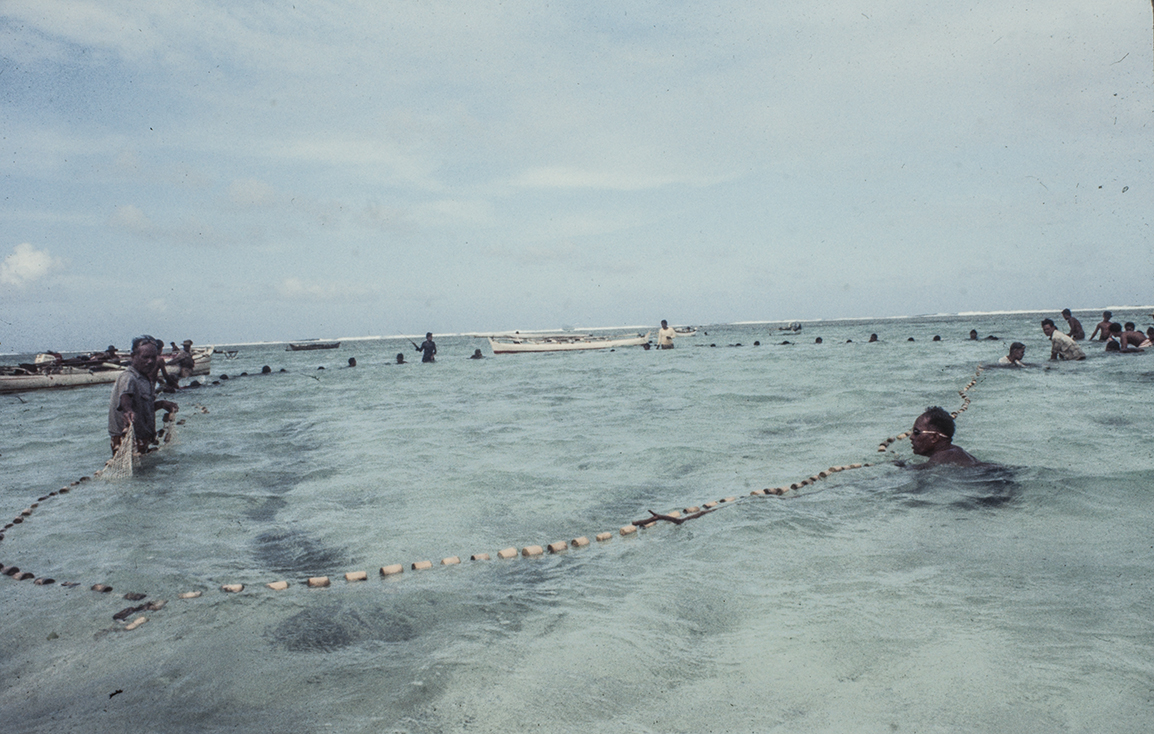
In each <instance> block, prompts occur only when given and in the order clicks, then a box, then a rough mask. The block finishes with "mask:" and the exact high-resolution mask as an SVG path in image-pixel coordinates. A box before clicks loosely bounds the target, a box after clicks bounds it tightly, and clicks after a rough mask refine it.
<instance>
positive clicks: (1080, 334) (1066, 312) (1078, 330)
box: [1062, 308, 1086, 342]
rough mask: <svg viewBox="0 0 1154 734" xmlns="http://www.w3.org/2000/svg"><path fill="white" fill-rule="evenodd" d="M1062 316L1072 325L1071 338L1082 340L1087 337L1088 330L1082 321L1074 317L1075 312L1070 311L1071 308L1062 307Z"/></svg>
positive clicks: (1077, 340)
mask: <svg viewBox="0 0 1154 734" xmlns="http://www.w3.org/2000/svg"><path fill="white" fill-rule="evenodd" d="M1062 318H1064V319H1066V323H1067V324H1068V325H1069V326H1070V338H1071V339H1073V340H1074V341H1076V342H1080V341H1082V340H1083V339H1085V338H1086V330H1085V329H1083V328H1082V322H1081V321H1079V320H1078V319H1076V318H1074V314H1072V313H1070V309H1068V308H1064V309H1062Z"/></svg>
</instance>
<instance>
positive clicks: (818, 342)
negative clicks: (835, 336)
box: [813, 336, 821, 344]
mask: <svg viewBox="0 0 1154 734" xmlns="http://www.w3.org/2000/svg"><path fill="white" fill-rule="evenodd" d="M813 343H814V344H821V337H820V336H819V337H818V338H816V339H814V340H813Z"/></svg>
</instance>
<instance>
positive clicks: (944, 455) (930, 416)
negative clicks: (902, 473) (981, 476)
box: [899, 405, 985, 469]
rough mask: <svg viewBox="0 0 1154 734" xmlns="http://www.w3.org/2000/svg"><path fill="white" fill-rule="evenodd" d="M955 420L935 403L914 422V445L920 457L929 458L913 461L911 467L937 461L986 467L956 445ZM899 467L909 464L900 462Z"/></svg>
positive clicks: (933, 463)
mask: <svg viewBox="0 0 1154 734" xmlns="http://www.w3.org/2000/svg"><path fill="white" fill-rule="evenodd" d="M953 441H954V419H953V417H952V416H950V414H949V413H947V412H946V411H945V410H944V409H942V408H939V407H938V406H936V405H935V406H934V407H932V408H926V412H924V413H922V414H921V415H919V416H918V419H917V420H916V421H914V429H913V431H911V432H910V445H911V446H913V449H914V453H915V454H917V455H918V456H925V457H926V458H927V459H929V461H926V462H925V463H923V464H909V465H908V466H909V468H910V469H924V468H926V467H927V466H934V465H937V464H953V465H955V466H985V464H984V463H983V462H981V461H978V460H977V459H975V458H974V457H973V456H971V455H970V453H969V452H968V451H966V450H965V449H963V448H962V447H961V446H955V445H954V444H953ZM899 466H906V464H905V463H904V462H899Z"/></svg>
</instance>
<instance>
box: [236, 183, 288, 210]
mask: <svg viewBox="0 0 1154 734" xmlns="http://www.w3.org/2000/svg"><path fill="white" fill-rule="evenodd" d="M228 198H229V199H230V200H231V201H232V203H233V204H236V205H237V206H239V207H244V208H247V209H263V208H267V207H270V206H273V205H274V204H276V201H277V195H276V190H275V189H273V187H272V186H269V185H268V184H266V183H265V182H264V181H258V180H256V179H253V178H244V179H237V180H235V181H233V182H232V185H231V186H229V187H228Z"/></svg>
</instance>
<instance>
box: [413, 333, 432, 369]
mask: <svg viewBox="0 0 1154 734" xmlns="http://www.w3.org/2000/svg"><path fill="white" fill-rule="evenodd" d="M414 346H416V345H414ZM417 351H418V352H421V361H422V362H436V361H437V360H436V359H435V358H434V357H435V356H436V354H437V343H436V342H435V341H433V332H431V331H430V332H427V333H426V334H425V341H423V342H421V346H419V347H417Z"/></svg>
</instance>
